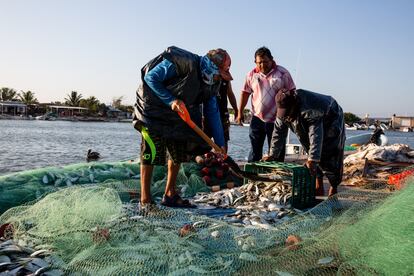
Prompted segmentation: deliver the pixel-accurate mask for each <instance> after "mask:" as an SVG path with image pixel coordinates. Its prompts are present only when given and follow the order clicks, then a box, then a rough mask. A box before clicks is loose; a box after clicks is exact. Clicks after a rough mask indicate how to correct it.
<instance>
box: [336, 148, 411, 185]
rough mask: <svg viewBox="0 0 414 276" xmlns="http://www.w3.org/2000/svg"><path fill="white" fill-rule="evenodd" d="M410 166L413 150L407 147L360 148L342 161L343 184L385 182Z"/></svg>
mask: <svg viewBox="0 0 414 276" xmlns="http://www.w3.org/2000/svg"><path fill="white" fill-rule="evenodd" d="M410 164H413V165H414V150H412V149H411V148H410V147H409V146H407V145H404V144H393V145H390V146H377V145H375V144H369V145H366V146H362V147H361V148H360V149H359V150H358V152H356V153H354V154H351V155H348V156H347V157H346V158H345V160H344V183H347V184H348V185H364V184H367V183H369V182H370V181H386V180H387V179H388V177H389V176H390V175H392V174H394V173H398V172H399V171H400V170H401V168H404V167H406V166H408V165H410Z"/></svg>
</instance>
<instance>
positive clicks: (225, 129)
mask: <svg viewBox="0 0 414 276" xmlns="http://www.w3.org/2000/svg"><path fill="white" fill-rule="evenodd" d="M221 123H222V125H223V132H224V148H225V149H226V153H227V152H228V150H229V140H230V120H229V118H228V117H223V118H221Z"/></svg>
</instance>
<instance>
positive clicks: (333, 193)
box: [328, 187, 338, 196]
mask: <svg viewBox="0 0 414 276" xmlns="http://www.w3.org/2000/svg"><path fill="white" fill-rule="evenodd" d="M336 193H338V188H337V187H330V188H329V193H328V196H333V195H335V194H336Z"/></svg>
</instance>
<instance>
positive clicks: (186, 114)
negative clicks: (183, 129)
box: [177, 103, 224, 153]
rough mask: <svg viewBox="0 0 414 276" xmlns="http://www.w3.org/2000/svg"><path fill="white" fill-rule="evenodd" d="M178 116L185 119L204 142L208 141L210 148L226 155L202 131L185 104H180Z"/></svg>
mask: <svg viewBox="0 0 414 276" xmlns="http://www.w3.org/2000/svg"><path fill="white" fill-rule="evenodd" d="M177 113H178V115H179V116H180V117H181V119H183V121H184V122H186V123H187V125H188V126H189V127H191V128H192V129H193V130H194V131H195V132H196V133H197V134H198V135H199V136H200V137H201V138H203V140H204V141H206V142H207V143H208V144H209V145H210V147H212V148H213V149H214V150H215V151H217V152H221V153H224V152H223V150H222V149H221V148H220V147H219V146H217V145H216V143H214V142H213V140H211V139H210V137H208V136H207V135H206V134H205V133H204V131H202V130H201V129H200V128H199V127H198V126H197V125H196V124H195V123H194V122H193V121H192V120H191V117H190V113H189V112H188V110H187V108H186V107H185V104H184V103H182V104H180V110H179V111H178V112H177Z"/></svg>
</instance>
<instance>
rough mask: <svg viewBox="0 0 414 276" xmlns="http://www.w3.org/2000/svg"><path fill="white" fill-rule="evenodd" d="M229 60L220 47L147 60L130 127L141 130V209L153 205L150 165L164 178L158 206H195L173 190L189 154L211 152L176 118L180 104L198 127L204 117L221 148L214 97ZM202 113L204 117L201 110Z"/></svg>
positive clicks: (176, 50)
mask: <svg viewBox="0 0 414 276" xmlns="http://www.w3.org/2000/svg"><path fill="white" fill-rule="evenodd" d="M230 63H231V60H230V56H229V55H228V53H227V52H226V51H225V50H223V49H215V50H211V51H209V52H208V53H207V54H206V55H204V56H199V55H196V54H193V53H191V52H188V51H186V50H184V49H180V48H178V47H175V46H171V47H168V48H167V49H166V50H165V51H164V52H163V53H161V54H160V55H158V56H157V57H155V58H154V59H152V60H151V61H149V62H148V63H147V64H146V65H145V66H144V67H143V68H142V69H141V79H142V85H141V86H140V87H139V88H138V90H137V102H136V104H135V114H134V115H135V116H134V127H135V128H136V129H137V130H138V131H140V132H141V135H142V143H141V205H142V206H144V205H146V204H150V203H152V200H151V193H150V185H151V178H152V172H153V168H154V165H165V161H166V153H167V152H168V175H167V184H166V188H165V193H164V196H163V199H162V201H161V204H162V205H164V206H168V207H184V208H188V207H194V206H193V205H191V203H190V202H189V201H188V200H184V199H182V198H181V197H180V196H179V194H178V192H177V191H176V179H177V174H178V171H179V169H180V164H181V163H183V162H188V161H189V157H190V155H196V154H201V153H204V152H206V151H208V150H209V149H208V148H207V149H206V147H204V148H202V146H203V145H204V146H205V142H204V141H203V140H202V139H201V138H200V137H199V136H198V135H197V134H196V133H195V132H194V131H193V130H192V129H191V128H190V127H188V126H187V125H186V123H185V122H184V121H183V120H182V119H181V118H180V117H179V116H178V114H177V112H178V111H180V106H181V105H182V104H184V105H185V106H186V108H187V109H188V111H189V113H190V116H191V118H192V120H193V121H194V122H195V123H196V124H198V125H199V126H201V118H202V115H204V116H205V117H206V118H208V119H209V121H210V122H212V123H213V126H212V135H213V138H214V141H215V143H216V144H217V145H219V146H220V147H222V148H223V147H224V136H223V128H222V126H221V121H220V113H219V110H218V106H217V100H216V95H217V93H218V89H219V87H220V81H221V79H223V80H227V81H229V80H232V76H231V74H230V72H229V69H230ZM201 109H202V110H203V114H202V112H201Z"/></svg>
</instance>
